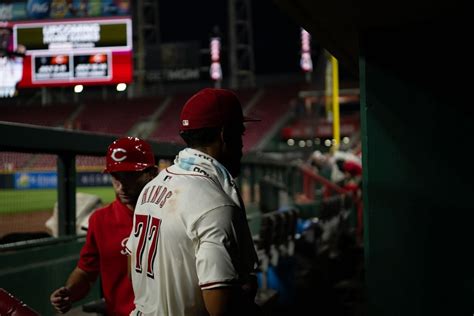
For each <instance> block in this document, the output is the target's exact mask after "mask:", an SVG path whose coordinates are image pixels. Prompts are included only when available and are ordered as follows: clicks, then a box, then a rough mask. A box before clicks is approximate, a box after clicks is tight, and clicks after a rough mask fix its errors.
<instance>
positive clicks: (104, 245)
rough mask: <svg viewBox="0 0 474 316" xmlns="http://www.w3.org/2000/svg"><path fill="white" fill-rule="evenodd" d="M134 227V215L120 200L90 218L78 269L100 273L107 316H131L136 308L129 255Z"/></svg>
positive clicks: (99, 210)
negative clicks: (127, 248)
mask: <svg viewBox="0 0 474 316" xmlns="http://www.w3.org/2000/svg"><path fill="white" fill-rule="evenodd" d="M132 224H133V212H132V211H131V210H130V209H129V208H127V207H126V206H125V205H124V204H122V203H121V202H120V201H119V200H118V199H116V200H115V201H114V202H112V203H111V204H109V205H108V206H106V207H103V208H100V209H98V210H96V211H95V212H93V213H92V215H91V217H90V218H89V228H88V230H87V238H86V243H85V244H84V246H83V247H82V250H81V255H80V258H79V262H78V264H77V266H78V267H79V268H80V269H82V270H84V271H86V272H100V277H101V280H102V291H103V294H104V298H105V301H106V303H107V315H114V316H122V315H126V316H128V315H129V314H130V312H131V311H132V310H133V309H134V308H135V305H134V303H133V300H134V295H133V288H132V283H131V281H130V278H129V276H128V274H127V253H126V252H125V244H126V242H127V239H128V236H129V235H130V231H131V230H132Z"/></svg>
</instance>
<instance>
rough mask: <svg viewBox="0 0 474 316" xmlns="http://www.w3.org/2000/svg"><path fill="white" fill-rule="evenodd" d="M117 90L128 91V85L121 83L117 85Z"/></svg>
mask: <svg viewBox="0 0 474 316" xmlns="http://www.w3.org/2000/svg"><path fill="white" fill-rule="evenodd" d="M116 89H117V91H119V92H122V91H125V90H127V84H125V83H119V84H118V85H117V88H116Z"/></svg>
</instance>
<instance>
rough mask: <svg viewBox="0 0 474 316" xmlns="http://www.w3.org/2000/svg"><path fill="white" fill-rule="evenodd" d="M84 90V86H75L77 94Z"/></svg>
mask: <svg viewBox="0 0 474 316" xmlns="http://www.w3.org/2000/svg"><path fill="white" fill-rule="evenodd" d="M82 90H84V86H83V85H82V84H77V85H75V86H74V92H75V93H81V92H82Z"/></svg>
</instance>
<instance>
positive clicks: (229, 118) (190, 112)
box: [179, 88, 260, 131]
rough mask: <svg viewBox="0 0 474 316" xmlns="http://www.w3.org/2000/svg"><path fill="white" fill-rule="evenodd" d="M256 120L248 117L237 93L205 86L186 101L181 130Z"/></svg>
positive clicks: (181, 118)
mask: <svg viewBox="0 0 474 316" xmlns="http://www.w3.org/2000/svg"><path fill="white" fill-rule="evenodd" d="M235 121H237V122H239V121H240V122H255V121H260V119H256V118H251V117H246V116H244V115H243V113H242V106H241V105H240V101H239V99H238V98H237V95H236V94H235V93H234V92H232V91H230V90H226V89H214V88H205V89H202V90H200V91H198V92H197V93H196V94H194V95H193V96H192V97H191V98H189V99H188V101H186V103H185V104H184V106H183V109H182V111H181V115H180V128H179V130H180V131H185V130H190V129H199V128H210V127H222V126H225V125H226V124H227V123H230V122H235Z"/></svg>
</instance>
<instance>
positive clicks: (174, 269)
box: [127, 165, 256, 316]
mask: <svg viewBox="0 0 474 316" xmlns="http://www.w3.org/2000/svg"><path fill="white" fill-rule="evenodd" d="M127 248H128V250H129V251H130V253H131V256H132V266H131V271H132V284H133V289H134V292H135V305H136V308H135V311H133V312H132V313H131V315H154V316H156V315H160V316H161V315H163V316H164V315H166V316H183V315H193V316H196V315H207V314H208V313H207V311H206V308H205V306H204V301H203V298H202V292H201V291H202V290H204V289H211V288H216V287H222V286H240V284H241V283H240V281H242V280H243V279H245V278H246V277H247V276H248V275H249V273H251V272H253V270H254V268H255V266H256V262H255V257H256V256H255V248H254V247H253V242H252V240H251V236H250V232H249V229H248V223H247V220H246V216H245V214H244V211H243V210H242V209H240V208H239V207H238V206H237V205H236V204H235V203H234V202H233V201H232V199H231V198H230V197H229V196H228V195H227V194H226V193H224V191H223V190H222V188H221V187H220V186H219V185H218V184H216V183H215V182H214V180H212V179H211V178H209V177H206V176H203V175H202V174H200V173H198V172H192V171H185V170H183V169H181V168H179V167H178V166H176V165H172V166H171V167H169V168H167V169H165V170H163V171H162V172H160V174H159V175H158V176H157V177H156V178H155V179H153V180H152V181H150V182H149V183H148V184H147V185H146V186H145V188H144V189H143V190H142V192H141V194H140V197H139V199H138V202H137V205H136V208H135V215H134V221H133V229H132V232H131V234H130V238H129V239H128V242H127Z"/></svg>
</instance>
